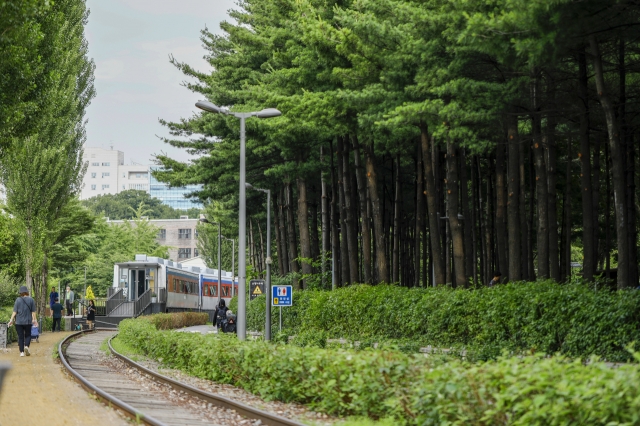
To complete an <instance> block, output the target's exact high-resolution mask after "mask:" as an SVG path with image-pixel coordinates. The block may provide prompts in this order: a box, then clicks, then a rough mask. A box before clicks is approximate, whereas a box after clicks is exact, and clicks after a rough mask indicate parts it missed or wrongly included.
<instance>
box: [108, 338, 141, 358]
mask: <svg viewBox="0 0 640 426" xmlns="http://www.w3.org/2000/svg"><path fill="white" fill-rule="evenodd" d="M103 344H104V345H105V347H106V348H107V350H106V351H107V353H108V352H109V347H108V346H107V344H106V340H105V341H104V342H103ZM111 346H113V349H115V350H116V352H118V353H120V354H122V355H124V356H126V357H128V358H131V359H132V360H133V361H136V362H139V361H144V359H145V358H146V357H145V356H144V355H143V354H142V353H141V352H139V351H138V350H136V349H135V348H133V347H131V346H129V345H128V344H127V343H125V342H123V341H122V340H120V339H118V338H117V337H115V338H113V339H112V340H111ZM100 349H102V345H100Z"/></svg>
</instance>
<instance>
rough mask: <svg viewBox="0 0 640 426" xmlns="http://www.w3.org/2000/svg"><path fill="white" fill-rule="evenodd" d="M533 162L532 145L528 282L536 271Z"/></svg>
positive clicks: (530, 147) (530, 151)
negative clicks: (534, 257) (534, 254)
mask: <svg viewBox="0 0 640 426" xmlns="http://www.w3.org/2000/svg"><path fill="white" fill-rule="evenodd" d="M535 174H536V172H535V162H534V155H533V144H529V217H528V221H527V240H528V241H527V245H528V246H529V250H528V254H529V258H528V259H527V264H528V269H529V280H530V281H534V280H535V279H536V271H535V268H534V265H533V246H534V244H533V240H534V238H533V237H534V235H533V232H534V230H535V224H534V221H533V219H534V211H535V206H534V200H535V193H534V192H535V189H536V185H535V182H536V177H535Z"/></svg>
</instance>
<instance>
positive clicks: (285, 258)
mask: <svg viewBox="0 0 640 426" xmlns="http://www.w3.org/2000/svg"><path fill="white" fill-rule="evenodd" d="M284 200H285V197H284V187H282V188H281V189H280V191H278V219H279V221H280V223H279V224H278V232H279V233H280V242H281V244H282V245H281V247H280V251H279V252H278V256H279V257H282V269H281V271H282V275H287V274H288V273H290V272H291V263H290V262H289V248H288V245H287V241H288V239H287V218H286V207H285V201H284Z"/></svg>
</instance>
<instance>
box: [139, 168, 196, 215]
mask: <svg viewBox="0 0 640 426" xmlns="http://www.w3.org/2000/svg"><path fill="white" fill-rule="evenodd" d="M150 169H151V171H153V170H157V169H158V167H150ZM200 189H202V185H187V186H182V187H170V186H169V184H167V183H164V182H158V180H157V179H156V178H155V177H154V176H153V174H151V173H149V195H151V196H152V197H155V198H158V199H159V200H161V201H162V203H163V204H166V205H168V206H171V207H173V208H174V209H178V210H187V209H191V208H198V209H201V208H202V203H200V202H199V201H197V200H195V199H189V198H185V195H186V194H189V193H191V192H193V191H199V190H200Z"/></svg>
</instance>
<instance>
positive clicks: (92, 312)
mask: <svg viewBox="0 0 640 426" xmlns="http://www.w3.org/2000/svg"><path fill="white" fill-rule="evenodd" d="M95 320H96V302H94V301H93V299H91V300H89V305H88V306H87V325H88V326H89V330H93V327H94V325H93V323H94V322H95Z"/></svg>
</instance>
